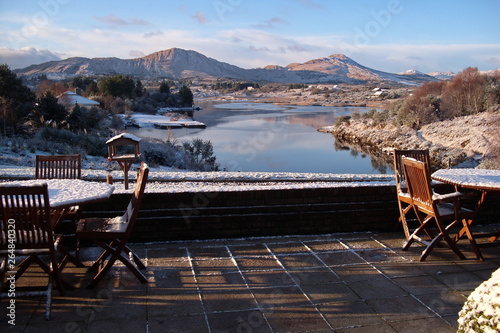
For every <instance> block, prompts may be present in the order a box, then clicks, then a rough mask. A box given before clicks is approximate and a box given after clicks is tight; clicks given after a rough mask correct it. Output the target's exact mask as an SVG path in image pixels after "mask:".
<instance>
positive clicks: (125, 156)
mask: <svg viewBox="0 0 500 333" xmlns="http://www.w3.org/2000/svg"><path fill="white" fill-rule="evenodd" d="M140 141H141V138H139V137H137V136H135V135H133V134H129V133H122V134H119V135H117V136H114V137H112V138H111V139H109V140H108V141H106V145H107V146H108V160H109V161H116V162H118V165H119V166H120V168H121V169H122V170H123V173H124V179H125V189H126V190H128V171H129V170H130V168H131V167H132V164H133V163H134V161H135V160H137V159H139V157H140V155H141V150H140V146H139V143H140Z"/></svg>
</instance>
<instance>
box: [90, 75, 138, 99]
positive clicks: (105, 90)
mask: <svg viewBox="0 0 500 333" xmlns="http://www.w3.org/2000/svg"><path fill="white" fill-rule="evenodd" d="M98 87H99V91H100V92H101V93H102V94H104V95H111V96H113V97H122V98H132V96H133V93H134V89H135V82H134V80H132V78H130V77H129V76H126V75H115V76H110V77H106V78H103V79H101V80H100V81H99V83H98Z"/></svg>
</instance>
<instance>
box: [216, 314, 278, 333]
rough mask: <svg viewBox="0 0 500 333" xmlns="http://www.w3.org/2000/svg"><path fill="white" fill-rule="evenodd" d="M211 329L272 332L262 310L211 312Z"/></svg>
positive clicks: (219, 330) (260, 332) (259, 332)
mask: <svg viewBox="0 0 500 333" xmlns="http://www.w3.org/2000/svg"><path fill="white" fill-rule="evenodd" d="M207 317H208V322H209V323H210V330H211V332H213V333H216V332H255V333H271V332H272V330H271V329H270V327H269V324H268V323H267V321H266V319H265V318H264V316H263V314H262V312H260V310H251V311H232V312H219V313H210V314H208V315H207Z"/></svg>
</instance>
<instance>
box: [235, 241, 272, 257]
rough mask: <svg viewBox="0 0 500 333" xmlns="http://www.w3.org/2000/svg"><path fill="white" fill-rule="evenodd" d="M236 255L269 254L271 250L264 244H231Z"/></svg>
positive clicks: (253, 255)
mask: <svg viewBox="0 0 500 333" xmlns="http://www.w3.org/2000/svg"><path fill="white" fill-rule="evenodd" d="M229 250H230V251H231V253H232V255H233V256H234V257H255V256H269V255H270V253H269V250H268V249H267V247H265V246H264V245H263V244H249V245H248V244H247V245H230V246H229Z"/></svg>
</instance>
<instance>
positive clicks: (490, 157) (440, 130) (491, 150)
mask: <svg viewBox="0 0 500 333" xmlns="http://www.w3.org/2000/svg"><path fill="white" fill-rule="evenodd" d="M498 128H500V113H498V112H484V113H480V114H477V115H471V116H464V117H458V118H455V119H453V120H446V121H441V122H434V123H431V124H428V125H425V126H423V128H422V130H420V131H418V132H417V131H415V130H413V129H410V128H408V127H398V128H396V127H394V126H393V125H386V126H384V127H382V128H381V127H378V126H373V125H372V124H371V121H367V120H363V119H360V120H351V121H350V123H349V124H348V125H347V124H342V125H340V126H326V127H323V128H321V129H320V131H322V132H328V133H332V134H333V135H334V136H335V137H336V138H337V140H338V141H339V144H341V145H346V146H350V147H354V148H356V149H358V150H360V151H366V152H369V153H370V154H373V155H378V156H380V157H381V158H384V159H386V160H390V159H391V158H390V157H389V155H388V153H389V151H390V150H391V149H392V148H397V149H429V150H430V153H431V158H432V160H433V162H434V164H435V165H437V166H440V167H449V166H457V165H459V166H462V167H476V166H478V167H479V168H489V169H500V134H499V132H498ZM451 161H452V162H451ZM450 163H452V165H450Z"/></svg>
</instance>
